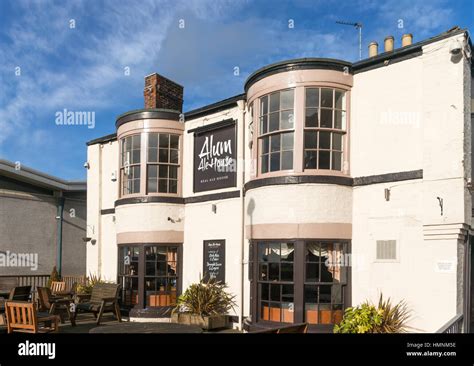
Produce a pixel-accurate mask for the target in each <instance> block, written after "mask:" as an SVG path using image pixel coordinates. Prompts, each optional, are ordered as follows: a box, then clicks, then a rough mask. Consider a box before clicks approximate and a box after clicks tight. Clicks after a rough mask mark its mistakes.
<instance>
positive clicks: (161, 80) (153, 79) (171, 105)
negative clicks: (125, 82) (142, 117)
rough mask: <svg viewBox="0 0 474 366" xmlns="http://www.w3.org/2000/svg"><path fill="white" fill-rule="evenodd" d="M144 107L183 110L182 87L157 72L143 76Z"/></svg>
mask: <svg viewBox="0 0 474 366" xmlns="http://www.w3.org/2000/svg"><path fill="white" fill-rule="evenodd" d="M143 97H144V98H145V109H156V108H164V109H174V110H177V111H179V112H182V110H183V87H182V86H181V85H179V84H176V83H175V82H174V81H172V80H170V79H167V78H165V77H164V76H162V75H159V74H157V73H154V74H151V75H148V76H145V88H144V89H143Z"/></svg>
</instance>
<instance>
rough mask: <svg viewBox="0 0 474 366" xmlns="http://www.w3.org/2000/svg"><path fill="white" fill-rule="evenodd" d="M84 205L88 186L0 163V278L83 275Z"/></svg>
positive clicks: (84, 250)
mask: <svg viewBox="0 0 474 366" xmlns="http://www.w3.org/2000/svg"><path fill="white" fill-rule="evenodd" d="M86 204H87V199H86V182H84V181H66V180H63V179H59V178H56V177H53V176H50V175H48V174H45V173H43V172H40V171H37V170H34V169H30V168H28V167H25V166H23V165H22V164H21V163H20V162H11V161H7V160H0V233H1V235H0V276H3V277H5V276H10V277H14V276H37V275H49V274H50V273H51V271H52V269H53V267H54V266H56V268H57V270H58V271H59V272H60V273H61V274H62V275H85V274H86V243H85V240H86V239H85V237H86ZM3 280H5V281H6V283H5V284H4V285H10V284H11V282H9V279H8V278H3ZM2 284H3V281H2V279H1V278H0V286H1V285H2ZM6 288H8V287H6Z"/></svg>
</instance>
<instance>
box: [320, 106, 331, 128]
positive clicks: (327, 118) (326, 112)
mask: <svg viewBox="0 0 474 366" xmlns="http://www.w3.org/2000/svg"><path fill="white" fill-rule="evenodd" d="M321 127H324V128H332V109H321Z"/></svg>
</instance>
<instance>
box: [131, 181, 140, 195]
mask: <svg viewBox="0 0 474 366" xmlns="http://www.w3.org/2000/svg"><path fill="white" fill-rule="evenodd" d="M132 193H140V180H139V179H134V180H133V192H132Z"/></svg>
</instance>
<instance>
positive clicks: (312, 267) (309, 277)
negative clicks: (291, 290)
mask: <svg viewBox="0 0 474 366" xmlns="http://www.w3.org/2000/svg"><path fill="white" fill-rule="evenodd" d="M319 265H320V264H319V263H306V281H308V282H319Z"/></svg>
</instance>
